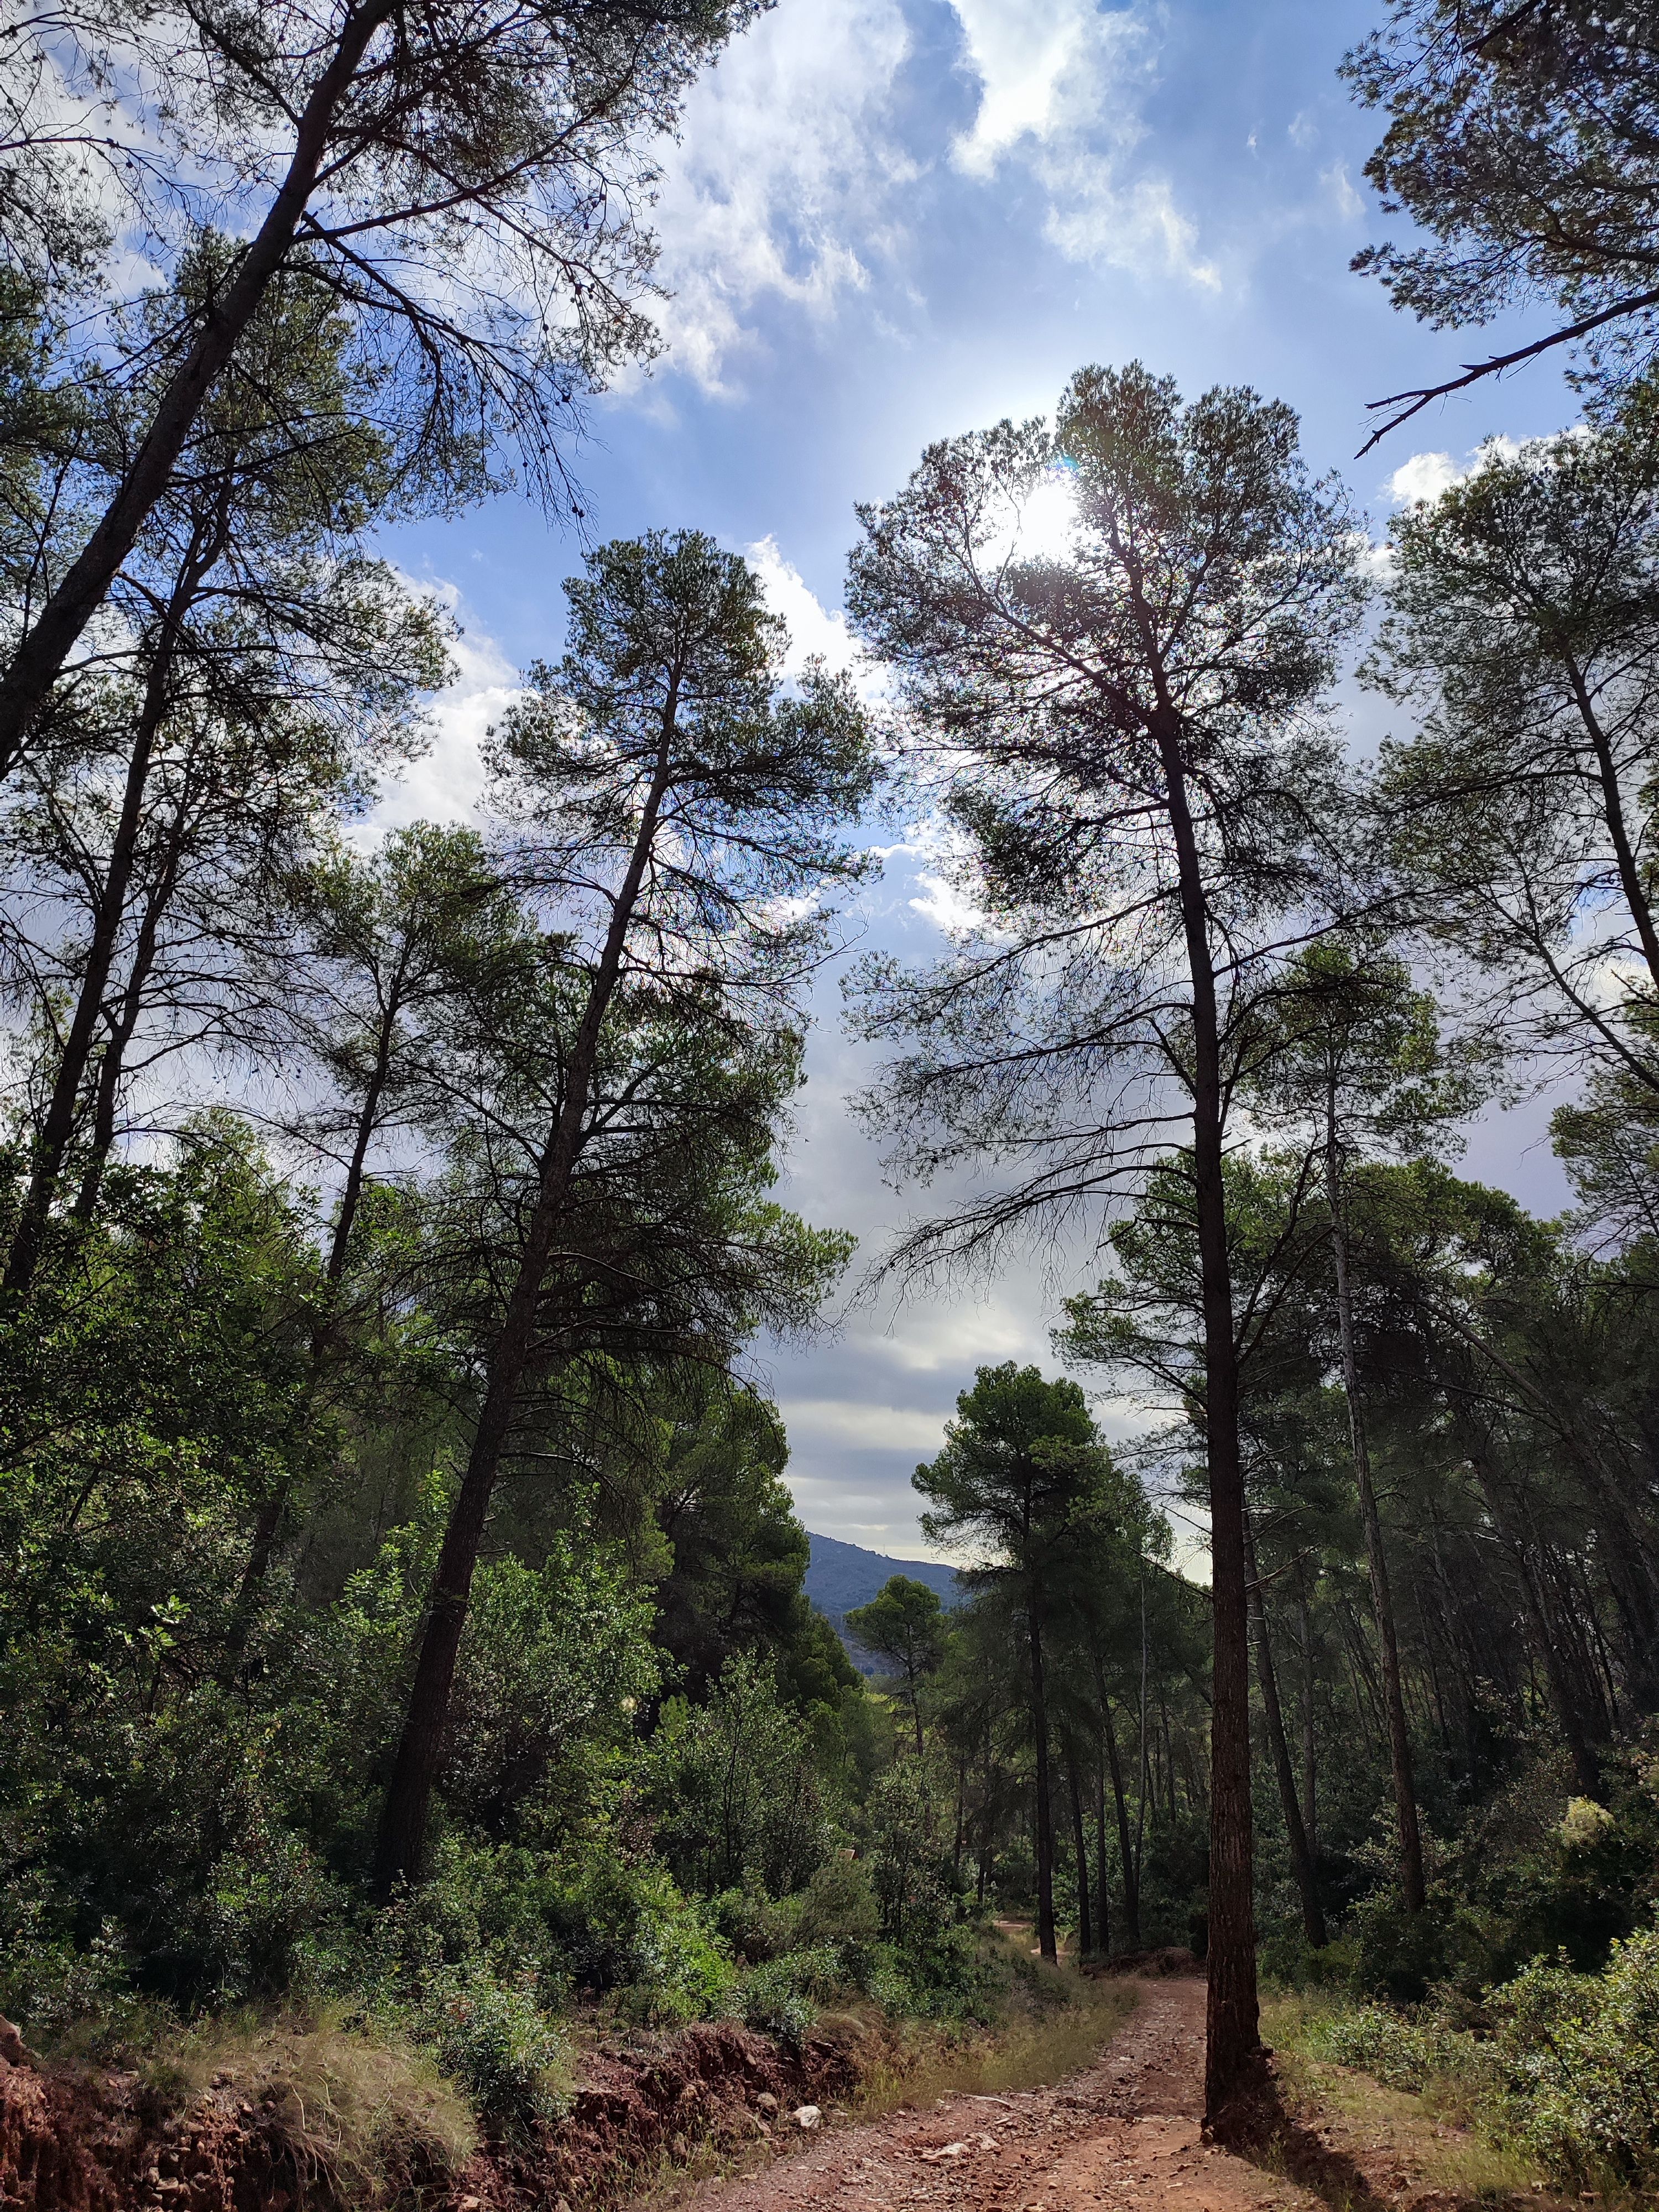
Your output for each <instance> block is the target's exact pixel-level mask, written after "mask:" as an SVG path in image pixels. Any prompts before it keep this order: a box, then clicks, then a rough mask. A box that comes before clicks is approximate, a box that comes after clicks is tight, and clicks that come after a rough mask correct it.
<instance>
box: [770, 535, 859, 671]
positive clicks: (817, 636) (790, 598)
mask: <svg viewBox="0 0 1659 2212" xmlns="http://www.w3.org/2000/svg"><path fill="white" fill-rule="evenodd" d="M744 553H745V554H746V556H748V561H749V565H750V568H752V569H753V570H754V571H755V573H756V574H757V576H758V577H759V578H760V580H761V588H762V589H763V591H764V592H765V593H766V604H767V605H768V606H769V608H770V609H771V611H772V612H773V613H774V614H775V615H781V617H783V619H784V621H785V622H786V623H787V625H788V628H789V658H788V660H787V662H786V664H785V672H786V674H787V675H790V676H798V675H799V673H800V671H801V668H802V666H803V665H804V664H805V662H806V661H807V660H809V659H813V658H814V657H816V658H817V659H822V660H824V661H826V662H828V664H829V666H830V668H832V669H834V670H836V671H841V670H842V669H854V670H857V669H859V668H860V667H861V666H862V665H864V659H865V656H864V649H863V647H861V646H860V643H859V641H858V640H857V639H856V638H855V637H854V635H853V633H852V631H851V630H850V629H848V626H847V617H846V616H845V615H844V614H843V613H842V611H841V610H840V608H837V609H836V611H835V612H834V613H833V614H831V613H830V612H829V609H828V608H827V607H825V605H823V601H822V600H821V599H819V598H818V597H817V593H816V592H814V591H813V590H812V587H811V585H810V584H808V583H807V581H806V580H805V577H804V576H803V575H802V574H801V573H800V570H799V568H796V567H795V566H794V564H793V562H789V561H786V560H785V558H784V556H783V555H782V553H781V552H780V550H778V541H777V539H776V538H771V537H767V538H761V539H760V540H759V541H758V543H757V544H753V545H748V546H745V547H744Z"/></svg>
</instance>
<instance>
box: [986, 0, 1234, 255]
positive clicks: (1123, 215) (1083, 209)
mask: <svg viewBox="0 0 1659 2212" xmlns="http://www.w3.org/2000/svg"><path fill="white" fill-rule="evenodd" d="M951 4H952V6H953V8H954V9H955V11H956V15H957V20H958V21H960V23H961V25H962V28H963V46H964V49H965V54H964V58H965V61H966V64H967V67H968V69H969V71H970V72H971V73H972V75H973V76H975V77H976V78H977V79H978V82H979V85H980V100H979V108H978V112H976V114H975V118H974V121H973V124H972V125H971V127H970V128H969V130H967V131H964V132H963V134H962V135H961V136H960V137H958V139H957V143H956V146H955V149H954V153H955V159H956V162H957V167H959V168H961V169H962V170H963V171H964V172H965V173H967V174H969V176H975V177H980V178H983V179H987V181H988V180H989V179H993V178H994V177H995V176H996V174H997V173H998V172H999V171H1000V168H1001V167H1002V166H1003V164H1004V163H1005V162H1006V161H1010V160H1018V161H1023V162H1024V164H1025V165H1026V166H1027V167H1029V168H1030V172H1031V173H1032V175H1033V176H1034V177H1035V179H1036V181H1037V183H1038V185H1040V186H1041V187H1042V191H1044V193H1045V194H1046V195H1047V197H1048V219H1047V222H1046V225H1045V231H1046V234H1047V236H1048V240H1049V242H1050V243H1051V244H1052V245H1054V246H1056V247H1057V248H1058V249H1059V251H1060V252H1061V253H1063V254H1064V255H1065V256H1066V258H1067V259H1068V260H1072V261H1086V262H1091V263H1094V264H1103V265H1105V266H1108V267H1112V268H1119V269H1129V270H1138V271H1140V270H1146V271H1159V272H1171V273H1174V274H1176V275H1178V276H1183V277H1185V278H1187V279H1188V281H1189V282H1192V283H1198V284H1202V285H1205V286H1211V287H1212V286H1214V285H1216V284H1217V283H1218V281H1219V279H1218V275H1217V272H1216V270H1215V269H1214V268H1213V266H1212V264H1210V263H1208V262H1206V261H1203V260H1200V258H1198V254H1197V250H1196V249H1197V232H1196V230H1195V229H1194V225H1193V224H1192V222H1190V220H1189V219H1188V217H1187V216H1184V215H1183V214H1182V212H1181V210H1180V209H1179V208H1178V207H1177V205H1176V200H1175V196H1174V193H1173V191H1172V190H1171V188H1170V185H1169V183H1168V181H1167V180H1166V179H1164V178H1161V177H1158V176H1155V175H1143V176H1139V177H1135V178H1133V179H1127V178H1126V177H1125V175H1124V173H1123V172H1124V168H1125V165H1126V163H1127V160H1128V157H1129V156H1130V155H1132V154H1133V152H1134V151H1135V149H1136V148H1137V147H1138V146H1139V145H1140V143H1142V141H1143V140H1144V138H1145V137H1146V126H1145V125H1144V124H1143V123H1142V121H1141V119H1140V115H1139V100H1140V97H1141V95H1142V94H1144V93H1145V92H1146V89H1147V88H1149V87H1150V85H1151V82H1152V70H1153V47H1154V40H1153V33H1152V24H1151V21H1149V19H1148V16H1147V14H1146V12H1145V11H1144V10H1143V9H1139V8H1116V9H1105V8H1102V7H1099V6H1097V5H1096V4H1095V0H951Z"/></svg>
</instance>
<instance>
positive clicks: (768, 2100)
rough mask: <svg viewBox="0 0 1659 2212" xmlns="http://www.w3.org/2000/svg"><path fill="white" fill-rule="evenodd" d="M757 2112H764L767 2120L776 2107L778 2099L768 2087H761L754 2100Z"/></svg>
mask: <svg viewBox="0 0 1659 2212" xmlns="http://www.w3.org/2000/svg"><path fill="white" fill-rule="evenodd" d="M755 2109H756V2111H757V2112H764V2113H765V2115H766V2117H767V2118H768V2119H770V2118H772V2117H773V2116H774V2114H775V2112H776V2111H777V2109H778V2100H777V2099H776V2098H775V2096H774V2095H773V2094H772V2092H771V2091H770V2090H769V2089H763V2090H762V2091H761V2093H760V2094H759V2096H758V2097H757V2098H756V2100H755Z"/></svg>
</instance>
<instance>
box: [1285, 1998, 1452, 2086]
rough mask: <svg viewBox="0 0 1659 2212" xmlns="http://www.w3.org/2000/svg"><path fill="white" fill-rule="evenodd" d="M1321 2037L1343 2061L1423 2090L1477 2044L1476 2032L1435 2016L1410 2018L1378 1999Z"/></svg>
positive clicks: (1391, 2081) (1382, 2078)
mask: <svg viewBox="0 0 1659 2212" xmlns="http://www.w3.org/2000/svg"><path fill="white" fill-rule="evenodd" d="M1322 2041H1323V2043H1324V2045H1325V2048H1326V2050H1327V2051H1328V2052H1329V2053H1330V2056H1331V2057H1333V2058H1334V2059H1335V2060H1336V2061H1337V2062H1338V2063H1339V2064H1340V2065H1343V2066H1357V2067H1358V2068H1359V2069H1360V2070H1361V2071H1362V2072H1363V2073H1366V2074H1369V2075H1372V2076H1373V2078H1374V2079H1375V2080H1376V2081H1381V2082H1383V2083H1384V2084H1385V2085H1386V2086H1387V2087H1389V2088H1390V2089H1407V2090H1411V2091H1413V2092H1416V2093H1420V2092H1421V2091H1422V2090H1424V2089H1425V2088H1426V2087H1428V2085H1429V2083H1430V2082H1431V2081H1432V2080H1434V2078H1435V2077H1436V2076H1437V2075H1443V2074H1453V2073H1457V2072H1460V2071H1462V2070H1465V2069H1467V2068H1468V2065H1469V2063H1470V2061H1471V2059H1472V2057H1473V2056H1474V2053H1475V2051H1476V2049H1477V2046H1476V2045H1475V2044H1474V2038H1473V2037H1471V2036H1468V2035H1466V2034H1462V2033H1459V2032H1458V2031H1456V2030H1455V2029H1453V2028H1449V2027H1443V2026H1442V2025H1441V2023H1440V2022H1438V2021H1432V2020H1430V2021H1411V2020H1406V2019H1403V2018H1402V2017H1401V2015H1400V2014H1398V2013H1395V2012H1387V2011H1385V2010H1384V2009H1383V2008H1382V2007H1381V2006H1380V2005H1362V2006H1361V2007H1360V2008H1359V2009H1358V2011H1357V2012H1352V2013H1347V2014H1344V2015H1340V2017H1339V2018H1337V2019H1335V2020H1334V2021H1331V2022H1330V2023H1329V2025H1328V2027H1326V2029H1325V2031H1324V2033H1323V2036H1322Z"/></svg>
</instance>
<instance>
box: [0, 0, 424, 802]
mask: <svg viewBox="0 0 1659 2212" xmlns="http://www.w3.org/2000/svg"><path fill="white" fill-rule="evenodd" d="M392 12H393V0H365V4H364V5H362V6H361V7H359V8H356V9H352V10H350V11H349V12H348V13H347V15H345V18H344V20H343V24H342V26H341V29H340V33H339V36H338V39H337V42H336V45H335V48H334V52H333V53H332V54H331V56H330V57H329V60H328V64H327V66H326V67H325V69H324V70H323V71H322V73H321V75H320V76H319V77H318V79H317V81H316V83H315V84H314V85H313V88H312V91H311V95H310V97H309V99H308V100H307V102H306V104H305V106H304V109H303V110H302V111H301V114H300V116H299V118H298V121H297V124H296V125H295V141H294V152H293V154H292V155H291V157H290V159H289V166H288V171H287V173H286V175H285V176H284V177H283V182H282V184H281V185H280V187H279V188H278V190H277V191H276V196H275V197H274V198H273V200H272V202H271V204H270V208H269V210H267V212H266V215H265V218H264V222H262V223H261V224H260V226H259V228H258V231H257V232H255V234H254V235H253V236H252V238H250V239H249V240H247V241H246V245H245V246H243V247H242V248H241V251H240V253H239V254H238V256H237V258H236V261H235V263H234V266H233V269H232V272H231V277H230V282H229V283H228V284H227V286H226V287H225V289H224V291H223V293H222V295H220V296H219V297H218V298H217V299H216V300H215V301H213V302H212V304H211V306H210V308H209V310H208V313H207V315H206V317H205V319H204V322H203V325H202V328H201V330H200V331H199V333H198V334H197V337H196V339H195V342H194V343H193V344H192V345H191V349H190V350H189V352H188V353H187V354H186V355H185V358H184V360H183V361H181V362H179V367H178V368H176V369H175V370H174V371H173V375H172V376H171V377H170V378H169V379H168V380H167V386H166V387H165V389H164V390H163V392H162V393H161V398H160V399H159V400H158V401H157V403H156V408H155V414H154V415H153V416H151V418H150V423H149V428H148V429H147V430H146V431H145V433H144V435H143V440H142V441H141V442H140V444H139V447H138V449H137V453H135V454H134V455H133V458H132V461H131V465H130V466H129V468H128V470H127V472H126V474H125V477H123V478H122V480H121V482H120V483H119V485H118V487H117V489H116V493H115V496H114V498H113V499H112V501H110V503H109V506H108V507H106V509H105V511H104V513H103V514H102V515H101V516H100V518H99V520H98V522H97V525H96V526H95V527H94V530H93V532H92V535H91V537H90V538H88V540H87V543H86V544H85V545H84V547H83V548H82V550H81V552H80V553H79V554H77V555H76V558H75V559H74V560H73V561H72V562H70V566H69V567H68V568H67V569H65V571H64V574H63V576H62V578H61V580H59V582H58V585H57V586H56V588H55V589H54V590H53V592H52V596H51V597H50V598H49V599H47V601H46V605H44V606H43V607H42V608H41V610H40V614H39V616H38V617H36V619H35V621H34V622H33V624H32V625H31V626H30V628H29V629H28V630H27V632H26V633H25V635H24V636H23V638H22V641H21V643H20V644H19V646H18V647H17V650H16V652H15V653H14V655H13V656H12V660H11V665H10V666H9V668H8V669H7V670H6V671H5V673H4V675H3V677H0V777H4V776H6V775H9V774H10V772H11V770H12V769H13V768H14V767H15V765H16V763H17V762H18V761H19V760H20V759H21V757H22V755H23V753H24V751H25V750H26V749H27V744H28V741H29V737H30V733H31V731H32V728H33V722H34V719H35V716H36V715H37V714H39V712H40V708H42V706H44V704H45V703H46V698H47V696H48V694H49V693H50V692H51V690H52V686H53V684H56V682H57V680H58V675H59V673H60V671H62V669H63V667H64V664H65V663H66V662H67V660H68V659H69V657H70V654H71V653H73V651H74V650H75V647H76V643H77V641H79V639H80V637H81V635H82V631H83V630H84V629H86V626H87V624H88V623H89V622H90V621H91V620H92V617H94V614H96V612H97V611H98V609H99V608H100V606H101V605H103V603H104V599H105V597H106V594H107V592H108V591H109V587H110V586H111V584H112V582H113V581H114V580H115V576H116V574H117V572H118V570H119V568H120V566H121V563H122V562H124V561H125V559H126V557H127V556H128V554H129V553H131V550H132V549H133V547H134V545H135V544H137V541H138V533H139V532H140V531H141V530H142V529H143V526H144V523H145V521H146V520H147V519H148V517H149V513H150V511H151V509H152V508H153V507H155V503H156V501H158V500H159V499H160V498H161V495H162V494H163V493H164V492H165V491H166V490H167V486H168V484H169V483H170V482H171V481H172V480H173V471H174V470H175V468H176V467H177V465H178V462H179V457H180V455H181V454H182V453H184V450H185V446H186V445H187V444H188V442H189V440H190V435H191V430H192V429H193V428H195V425H196V421H197V416H199V415H200V413H201V410H202V407H203V405H204V402H205V401H206V399H207V397H208V394H209V393H210V392H211V391H212V389H213V386H214V385H215V384H216V382H217V381H218V379H219V377H220V376H221V374H222V373H223V371H224V369H225V368H226V367H227V365H228V362H229V361H230V357H231V356H232V354H233V353H234V351H235V349H236V344H237V341H238V340H239V339H240V337H241V335H242V333H243V331H245V330H246V328H247V326H248V324H249V323H250V322H251V321H252V319H253V316H254V315H255V313H257V312H258V307H259V302H260V301H261V300H262V299H263V298H264V295H265V292H266V290H267V289H268V287H269V286H270V283H271V282H272V280H273V279H274V278H275V276H276V273H277V271H278V270H280V269H281V268H282V266H283V263H284V261H285V260H286V259H287V258H288V255H289V253H290V252H292V250H293V246H294V242H295V238H296V237H297V236H298V235H299V233H300V230H301V225H302V224H303V222H304V220H305V211H306V206H307V202H308V201H309V200H310V198H311V196H312V194H313V191H315V190H316V185H317V178H318V174H319V170H320V168H321V167H322V163H323V161H324V157H325V153H326V150H327V145H328V139H329V134H330V132H331V131H332V129H333V127H334V122H335V118H336V116H337V112H338V111H339V108H340V106H341V103H342V102H343V100H345V99H346V97H347V95H348V94H349V92H350V89H351V87H352V83H353V82H354V80H355V79H356V75H357V71H358V70H359V68H360V67H361V66H362V60H363V57H364V55H365V54H366V53H367V52H368V48H369V46H370V43H371V42H372V40H373V39H374V33H375V32H376V31H377V30H379V28H380V26H381V25H382V24H383V23H384V22H386V21H387V20H388V18H389V17H390V16H391V15H392Z"/></svg>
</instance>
